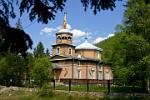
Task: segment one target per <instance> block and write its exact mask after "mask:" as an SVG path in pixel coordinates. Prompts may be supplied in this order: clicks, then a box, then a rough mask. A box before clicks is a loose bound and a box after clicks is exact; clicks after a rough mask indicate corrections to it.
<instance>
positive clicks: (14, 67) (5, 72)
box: [0, 52, 25, 86]
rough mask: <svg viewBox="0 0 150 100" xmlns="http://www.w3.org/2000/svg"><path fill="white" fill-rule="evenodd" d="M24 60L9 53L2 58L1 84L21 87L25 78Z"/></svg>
mask: <svg viewBox="0 0 150 100" xmlns="http://www.w3.org/2000/svg"><path fill="white" fill-rule="evenodd" d="M23 61H24V58H22V57H21V56H19V55H16V54H12V53H9V52H8V54H7V55H6V56H5V57H1V58H0V84H2V85H6V86H9V85H17V86H20V85H21V80H22V79H23V76H24V69H25V66H24V65H25V64H24V62H23Z"/></svg>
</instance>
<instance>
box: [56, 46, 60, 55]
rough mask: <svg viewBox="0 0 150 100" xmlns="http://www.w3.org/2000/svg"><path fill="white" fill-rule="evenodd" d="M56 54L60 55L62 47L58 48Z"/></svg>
mask: <svg viewBox="0 0 150 100" xmlns="http://www.w3.org/2000/svg"><path fill="white" fill-rule="evenodd" d="M56 54H57V55H59V54H60V47H57V48H56Z"/></svg>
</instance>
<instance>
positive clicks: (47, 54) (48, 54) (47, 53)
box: [45, 48, 50, 56]
mask: <svg viewBox="0 0 150 100" xmlns="http://www.w3.org/2000/svg"><path fill="white" fill-rule="evenodd" d="M45 55H46V56H50V52H49V50H48V48H47V49H46V52H45Z"/></svg>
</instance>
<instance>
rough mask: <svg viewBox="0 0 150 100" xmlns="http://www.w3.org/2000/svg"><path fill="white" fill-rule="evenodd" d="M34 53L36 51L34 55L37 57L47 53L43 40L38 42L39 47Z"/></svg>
mask: <svg viewBox="0 0 150 100" xmlns="http://www.w3.org/2000/svg"><path fill="white" fill-rule="evenodd" d="M33 53H34V56H35V57H42V56H44V55H45V54H44V46H43V43H42V42H39V43H38V45H37V47H36V48H34V51H33Z"/></svg>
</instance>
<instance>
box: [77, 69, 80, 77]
mask: <svg viewBox="0 0 150 100" xmlns="http://www.w3.org/2000/svg"><path fill="white" fill-rule="evenodd" d="M77 78H78V79H81V70H79V69H78V70H77Z"/></svg>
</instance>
